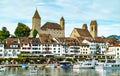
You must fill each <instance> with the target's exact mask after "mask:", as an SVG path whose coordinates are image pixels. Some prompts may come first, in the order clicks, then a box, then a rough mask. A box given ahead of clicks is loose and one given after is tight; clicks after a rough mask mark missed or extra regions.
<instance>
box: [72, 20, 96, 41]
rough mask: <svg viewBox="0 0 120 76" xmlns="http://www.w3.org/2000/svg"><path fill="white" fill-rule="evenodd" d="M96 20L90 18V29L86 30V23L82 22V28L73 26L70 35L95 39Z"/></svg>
mask: <svg viewBox="0 0 120 76" xmlns="http://www.w3.org/2000/svg"><path fill="white" fill-rule="evenodd" d="M97 33H98V30H97V21H96V20H92V21H91V23H90V31H89V30H88V27H87V24H83V26H82V28H74V29H73V31H72V33H71V34H70V37H72V38H76V37H81V38H85V39H95V38H97V37H98V36H97Z"/></svg>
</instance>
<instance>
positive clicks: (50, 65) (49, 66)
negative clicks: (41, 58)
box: [46, 64, 55, 68]
mask: <svg viewBox="0 0 120 76" xmlns="http://www.w3.org/2000/svg"><path fill="white" fill-rule="evenodd" d="M46 68H55V65H54V64H48V65H46Z"/></svg>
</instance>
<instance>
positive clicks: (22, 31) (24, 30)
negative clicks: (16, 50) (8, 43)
mask: <svg viewBox="0 0 120 76" xmlns="http://www.w3.org/2000/svg"><path fill="white" fill-rule="evenodd" d="M14 34H15V35H16V37H28V36H29V34H30V28H29V27H28V26H26V25H25V24H23V23H18V26H17V28H16V29H15V32H14Z"/></svg>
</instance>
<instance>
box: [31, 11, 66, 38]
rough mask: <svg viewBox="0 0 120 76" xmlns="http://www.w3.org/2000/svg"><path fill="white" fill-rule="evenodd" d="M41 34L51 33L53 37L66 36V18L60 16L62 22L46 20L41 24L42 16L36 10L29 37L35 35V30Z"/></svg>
mask: <svg viewBox="0 0 120 76" xmlns="http://www.w3.org/2000/svg"><path fill="white" fill-rule="evenodd" d="M35 30H36V31H37V32H38V35H37V37H38V36H39V34H41V33H42V34H51V36H52V37H65V19H64V18H63V17H61V18H60V23H55V22H46V23H45V24H43V26H41V17H40V15H39V13H38V11H37V10H36V11H35V13H34V15H33V17H32V29H31V32H30V36H29V37H33V33H34V31H35Z"/></svg>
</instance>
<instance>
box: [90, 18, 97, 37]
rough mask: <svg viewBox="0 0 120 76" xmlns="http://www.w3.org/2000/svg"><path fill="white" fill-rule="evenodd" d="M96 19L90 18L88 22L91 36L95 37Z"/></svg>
mask: <svg viewBox="0 0 120 76" xmlns="http://www.w3.org/2000/svg"><path fill="white" fill-rule="evenodd" d="M97 33H98V30H97V21H96V20H92V21H91V23H90V34H91V35H92V37H93V38H96V37H97Z"/></svg>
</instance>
